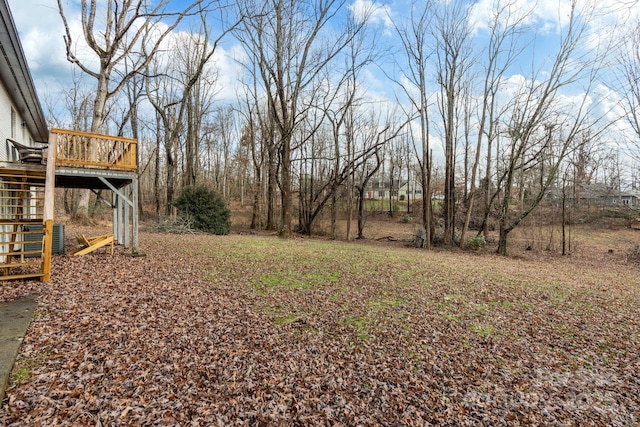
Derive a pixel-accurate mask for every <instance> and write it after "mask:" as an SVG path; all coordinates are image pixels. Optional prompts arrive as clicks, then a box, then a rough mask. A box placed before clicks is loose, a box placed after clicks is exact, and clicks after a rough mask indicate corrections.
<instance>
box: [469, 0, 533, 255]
mask: <svg viewBox="0 0 640 427" xmlns="http://www.w3.org/2000/svg"><path fill="white" fill-rule="evenodd" d="M517 6H518V5H517V4H516V1H515V0H507V1H503V2H501V1H498V2H496V3H494V9H493V10H492V11H491V19H490V20H489V22H487V23H486V25H487V28H486V31H487V32H488V33H489V34H488V35H489V37H488V41H487V45H486V47H485V49H484V52H483V57H484V60H481V63H482V65H481V67H482V68H483V70H484V72H483V73H482V76H483V82H482V94H481V95H480V102H479V111H478V125H477V126H478V129H477V140H476V147H475V158H474V159H473V162H472V166H471V177H470V179H469V181H468V182H467V184H468V185H469V187H470V188H469V197H468V200H467V203H466V208H467V213H466V216H465V220H464V225H463V227H462V231H461V233H460V246H462V247H464V246H465V245H466V234H467V231H468V229H469V223H470V221H471V215H472V213H473V209H474V204H475V199H476V192H477V191H476V181H477V176H478V167H479V164H480V154H481V152H482V142H483V140H486V142H487V149H486V153H487V156H486V168H485V185H484V196H485V206H484V214H485V216H484V218H485V220H484V221H483V229H482V230H481V232H482V233H485V235H486V233H487V228H486V219H487V218H488V216H489V213H490V209H491V206H490V204H489V202H490V200H491V198H490V189H491V178H490V176H491V169H492V165H491V159H492V147H493V142H494V140H495V138H496V135H497V132H496V124H497V123H498V121H499V120H500V114H501V113H502V112H501V111H500V110H499V108H498V103H497V94H498V91H499V90H500V88H501V87H502V83H503V81H504V79H505V73H506V71H507V70H508V69H509V67H511V66H512V65H513V63H514V62H515V60H516V59H517V58H518V57H519V56H520V54H521V53H522V50H523V46H522V45H521V44H520V43H519V42H520V40H521V35H522V34H523V33H524V31H525V29H526V26H525V25H524V23H525V21H526V20H527V19H528V17H529V16H530V12H526V11H525V12H524V13H523V12H520V13H514V9H515V8H516V7H517ZM465 188H466V186H465Z"/></svg>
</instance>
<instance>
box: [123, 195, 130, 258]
mask: <svg viewBox="0 0 640 427" xmlns="http://www.w3.org/2000/svg"><path fill="white" fill-rule="evenodd" d="M124 194H125V195H126V196H127V197H128V198H131V184H128V185H127V186H126V187H125V191H124ZM129 220H130V216H129V203H124V216H123V224H122V225H123V226H124V247H125V249H129V248H130V247H131V227H130V225H129V224H130V222H129Z"/></svg>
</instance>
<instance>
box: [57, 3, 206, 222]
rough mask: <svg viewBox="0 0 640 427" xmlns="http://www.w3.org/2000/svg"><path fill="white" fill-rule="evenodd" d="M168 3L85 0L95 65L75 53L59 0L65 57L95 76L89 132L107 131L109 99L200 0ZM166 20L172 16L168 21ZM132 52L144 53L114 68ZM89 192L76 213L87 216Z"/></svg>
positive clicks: (85, 32) (84, 14)
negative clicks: (174, 7) (173, 6)
mask: <svg viewBox="0 0 640 427" xmlns="http://www.w3.org/2000/svg"><path fill="white" fill-rule="evenodd" d="M168 5H169V1H168V0H162V1H160V2H159V3H158V4H157V5H155V7H152V8H150V7H149V4H148V3H147V2H145V1H143V0H124V1H122V2H119V1H115V0H108V1H107V4H106V10H102V9H101V7H102V6H103V3H99V2H98V1H97V0H82V2H81V7H82V10H81V17H80V18H81V21H82V38H83V40H84V42H85V43H86V45H87V46H88V47H89V49H90V51H91V52H92V53H93V54H94V55H95V58H96V59H97V60H98V65H97V68H94V67H92V66H91V65H90V63H91V59H88V58H87V59H85V58H81V57H80V56H79V55H77V54H76V49H77V47H76V46H77V44H76V43H75V40H74V35H72V33H71V30H70V26H69V22H68V19H67V14H66V13H65V10H64V8H63V6H62V1H61V0H58V10H59V12H60V16H61V18H62V22H63V24H64V27H65V37H64V40H65V46H66V51H67V59H68V60H69V62H71V63H73V64H75V65H77V66H78V67H79V68H80V69H81V70H82V71H83V72H84V73H85V74H87V75H89V76H91V77H93V78H94V79H95V80H96V91H95V98H94V101H93V118H92V121H91V132H94V133H100V132H103V131H104V130H103V124H104V121H105V115H106V105H107V101H108V100H109V99H110V98H112V97H114V96H115V95H116V94H118V93H119V92H120V91H121V90H122V89H123V88H124V87H125V85H126V84H127V83H128V82H129V80H131V79H132V78H134V76H136V75H137V74H139V73H140V72H141V71H142V70H144V68H145V67H146V66H147V65H148V64H149V61H151V59H152V58H153V56H154V54H155V53H156V52H157V51H158V49H159V48H160V45H161V43H162V41H163V40H164V39H165V37H166V36H167V35H168V34H170V33H171V32H172V31H173V30H174V29H175V28H176V26H177V25H178V24H179V23H180V22H181V21H182V20H183V19H184V18H185V17H186V16H188V15H189V14H191V13H192V12H193V11H197V10H198V9H199V8H200V1H199V0H198V1H197V2H195V3H192V4H191V5H189V6H187V7H186V8H185V9H184V10H182V11H179V12H174V11H170V10H169V9H168ZM167 21H170V22H169V24H167ZM160 24H161V25H160ZM98 25H104V28H98ZM141 46H143V47H144V49H143V48H141ZM134 57H138V58H140V60H133V61H131V63H135V64H136V66H135V67H133V68H132V69H128V70H126V71H125V72H117V73H115V72H114V71H115V70H117V69H118V67H119V66H120V65H122V64H123V63H124V61H125V60H127V59H132V58H134ZM124 70H125V69H124V68H123V69H122V70H120V71H124ZM89 197H90V193H89V191H88V190H85V191H83V193H82V195H81V198H80V202H79V203H78V207H77V212H76V216H77V217H79V218H81V219H82V218H86V217H87V216H88V208H89Z"/></svg>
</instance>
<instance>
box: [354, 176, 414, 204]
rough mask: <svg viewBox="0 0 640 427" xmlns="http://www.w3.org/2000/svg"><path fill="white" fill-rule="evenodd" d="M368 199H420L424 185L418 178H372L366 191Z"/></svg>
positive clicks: (365, 194) (365, 195)
mask: <svg viewBox="0 0 640 427" xmlns="http://www.w3.org/2000/svg"><path fill="white" fill-rule="evenodd" d="M364 197H365V199H367V200H388V199H389V198H393V199H395V200H407V199H409V200H419V199H422V185H421V184H420V181H418V180H410V181H400V182H398V181H397V180H396V181H393V185H392V182H391V181H390V180H388V179H387V180H382V179H372V180H371V181H369V184H368V185H367V188H366V189H365V192H364Z"/></svg>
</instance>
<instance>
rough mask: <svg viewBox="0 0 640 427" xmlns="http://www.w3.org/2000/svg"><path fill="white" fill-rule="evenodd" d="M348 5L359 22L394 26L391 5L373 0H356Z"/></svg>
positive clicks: (386, 27) (385, 26)
mask: <svg viewBox="0 0 640 427" xmlns="http://www.w3.org/2000/svg"><path fill="white" fill-rule="evenodd" d="M348 7H349V11H351V14H352V15H353V17H354V19H355V20H356V21H358V22H364V21H366V22H368V23H370V24H374V25H383V26H384V28H385V29H391V28H393V21H392V20H391V9H390V8H389V5H386V4H382V3H378V2H375V1H372V0H355V1H354V2H353V3H352V4H351V5H349V6H348Z"/></svg>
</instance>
